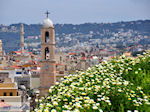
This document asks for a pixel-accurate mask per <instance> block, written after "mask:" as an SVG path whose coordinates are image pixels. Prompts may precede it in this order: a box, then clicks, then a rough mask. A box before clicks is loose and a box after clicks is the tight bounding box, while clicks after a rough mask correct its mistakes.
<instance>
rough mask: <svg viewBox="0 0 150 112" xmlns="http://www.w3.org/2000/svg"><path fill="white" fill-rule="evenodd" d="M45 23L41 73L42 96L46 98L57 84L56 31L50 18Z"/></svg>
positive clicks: (42, 36)
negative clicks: (51, 88)
mask: <svg viewBox="0 0 150 112" xmlns="http://www.w3.org/2000/svg"><path fill="white" fill-rule="evenodd" d="M46 14H47V18H46V19H44V21H43V26H42V28H41V43H42V44H41V63H40V65H41V71H40V95H41V96H45V95H46V94H47V93H48V90H49V88H50V86H52V85H54V84H55V82H56V66H55V65H56V64H55V63H56V62H55V30H54V26H53V23H52V21H51V20H50V19H49V18H48V14H49V12H46Z"/></svg>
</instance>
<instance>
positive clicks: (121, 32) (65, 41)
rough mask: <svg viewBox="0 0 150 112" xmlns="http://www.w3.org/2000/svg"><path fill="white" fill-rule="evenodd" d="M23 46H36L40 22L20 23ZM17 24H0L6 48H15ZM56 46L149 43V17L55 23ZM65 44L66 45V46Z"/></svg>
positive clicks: (18, 41) (17, 47)
mask: <svg viewBox="0 0 150 112" xmlns="http://www.w3.org/2000/svg"><path fill="white" fill-rule="evenodd" d="M24 27H25V47H26V48H27V49H29V50H30V51H33V50H34V49H39V48H40V27H41V25H40V24H30V25H27V24H24ZM19 28H20V24H11V25H9V26H5V25H0V39H1V40H2V41H3V47H4V50H5V51H6V52H10V51H13V50H17V49H19V45H20V40H19V35H20V34H19V32H20V29H19ZM55 32H56V41H57V43H56V44H57V47H59V48H60V49H61V50H62V51H69V49H78V48H80V47H83V46H86V47H92V46H93V45H95V47H99V48H101V49H105V48H110V47H114V48H127V47H131V46H134V45H136V46H137V45H140V46H142V47H143V49H147V48H148V47H149V44H150V20H138V21H130V22H117V23H100V24H98V23H84V24H78V25H73V24H55ZM68 47H69V48H68Z"/></svg>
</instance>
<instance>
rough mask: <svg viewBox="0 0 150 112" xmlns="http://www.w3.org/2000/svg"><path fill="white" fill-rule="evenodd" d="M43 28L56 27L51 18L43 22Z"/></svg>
mask: <svg viewBox="0 0 150 112" xmlns="http://www.w3.org/2000/svg"><path fill="white" fill-rule="evenodd" d="M43 27H44V28H50V27H52V28H53V27H54V26H53V22H52V21H51V20H50V19H49V18H46V19H44V20H43Z"/></svg>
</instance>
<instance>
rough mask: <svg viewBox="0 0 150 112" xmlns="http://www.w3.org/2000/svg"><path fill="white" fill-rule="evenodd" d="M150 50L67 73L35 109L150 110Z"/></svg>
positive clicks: (62, 111)
mask: <svg viewBox="0 0 150 112" xmlns="http://www.w3.org/2000/svg"><path fill="white" fill-rule="evenodd" d="M149 85H150V52H147V53H144V55H139V56H138V57H137V58H131V57H125V56H121V57H117V58H114V59H112V60H110V61H106V62H103V63H101V64H99V65H96V66H94V67H92V68H89V69H87V70H86V71H85V72H78V73H76V74H73V75H69V76H66V77H64V78H63V79H62V82H60V83H56V85H55V86H52V87H51V88H50V89H49V95H48V96H47V97H46V98H41V99H40V100H38V105H37V109H35V111H36V112H37V111H38V112H127V111H128V112H131V111H134V112H138V111H139V112H150V106H149V105H150V102H149V101H150V86H149Z"/></svg>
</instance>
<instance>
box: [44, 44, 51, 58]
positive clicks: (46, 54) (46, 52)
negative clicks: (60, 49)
mask: <svg viewBox="0 0 150 112" xmlns="http://www.w3.org/2000/svg"><path fill="white" fill-rule="evenodd" d="M47 59H50V57H49V48H48V47H46V48H45V60H47Z"/></svg>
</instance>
